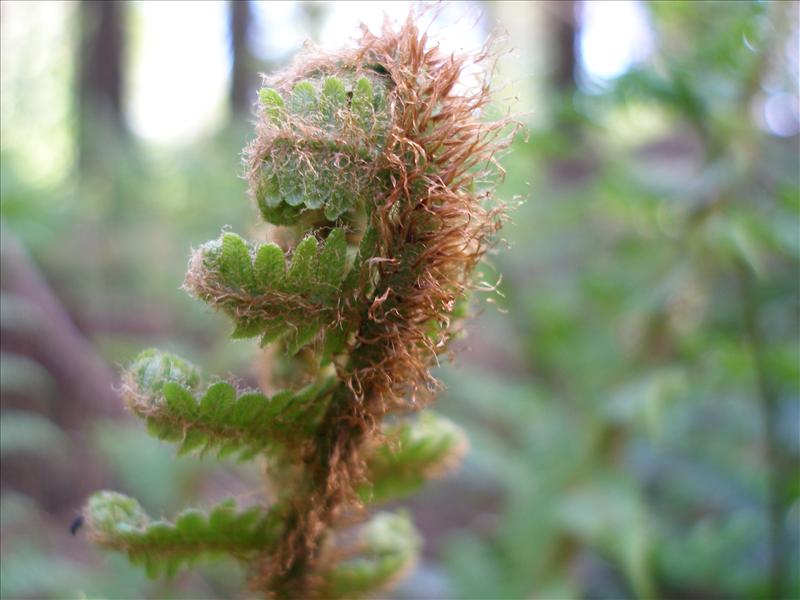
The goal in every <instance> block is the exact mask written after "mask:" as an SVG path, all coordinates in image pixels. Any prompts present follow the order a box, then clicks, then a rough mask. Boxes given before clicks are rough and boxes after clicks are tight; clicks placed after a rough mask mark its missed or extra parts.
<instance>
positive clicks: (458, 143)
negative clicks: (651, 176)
mask: <svg viewBox="0 0 800 600" xmlns="http://www.w3.org/2000/svg"><path fill="white" fill-rule="evenodd" d="M491 58H492V54H491V53H490V51H489V50H488V48H487V49H485V50H484V51H483V52H481V53H479V54H477V55H468V56H454V55H446V54H444V53H443V52H441V50H440V49H439V48H438V47H437V46H435V45H431V44H429V43H428V40H427V36H426V35H425V34H424V33H421V32H420V31H419V29H418V27H417V25H416V24H415V22H414V20H413V19H412V18H409V19H408V20H407V21H406V22H405V24H404V25H402V26H401V27H399V29H396V30H394V29H392V28H391V27H389V26H388V25H387V26H385V27H384V29H383V31H382V33H381V34H380V35H374V34H372V33H370V32H369V31H367V30H366V28H365V29H364V31H363V34H362V37H361V38H360V40H359V42H358V44H357V46H356V47H355V48H353V49H349V50H345V51H342V52H339V53H336V54H318V53H316V52H315V51H314V50H307V51H306V52H305V53H304V54H303V55H301V56H300V57H299V58H298V59H297V60H296V61H295V62H294V63H293V64H292V66H291V67H289V68H288V69H287V70H285V71H283V72H280V73H277V74H276V75H274V76H273V77H271V78H270V79H268V80H267V84H268V85H269V86H270V87H273V88H276V89H278V90H290V89H291V87H292V85H293V84H294V83H296V82H298V81H300V80H303V79H304V78H307V77H309V76H310V75H311V74H317V73H324V74H330V75H337V74H339V73H347V74H353V73H355V74H356V75H358V74H359V73H365V72H369V73H371V74H372V75H371V76H374V74H375V73H376V72H378V73H381V74H385V75H382V76H384V77H386V78H387V79H388V82H389V83H388V95H387V103H388V110H389V114H390V119H391V124H390V127H389V130H388V133H387V134H386V139H385V145H384V147H383V148H382V150H381V152H380V155H379V156H378V157H377V158H376V159H375V163H374V167H373V173H374V175H375V176H376V177H378V176H379V177H382V178H384V180H385V181H387V182H389V184H388V185H387V186H386V189H385V192H384V193H382V195H381V196H380V197H375V198H374V199H373V206H372V207H371V210H369V211H368V214H369V219H370V224H371V225H372V227H374V228H375V229H376V230H377V232H378V233H379V236H378V238H379V241H378V253H377V255H376V256H375V257H373V259H372V260H371V261H369V262H370V265H371V266H370V267H369V269H371V275H370V276H369V277H364V276H362V277H361V281H362V284H361V286H360V288H359V289H358V290H357V291H356V292H355V293H354V294H352V295H351V296H350V297H349V298H347V299H345V302H346V303H347V306H346V307H345V309H344V311H343V315H344V318H346V319H350V320H351V322H352V323H354V324H355V330H356V332H357V333H356V335H355V337H354V339H353V341H352V343H351V344H350V346H349V348H348V350H349V358H348V360H347V361H346V363H345V364H343V365H339V367H338V369H339V376H340V378H341V381H342V383H341V384H340V385H339V386H338V387H337V388H336V389H335V391H334V393H333V396H332V398H331V401H330V406H329V409H328V411H327V413H326V414H325V416H324V418H323V421H322V423H321V425H320V428H319V430H318V434H317V436H316V438H315V440H314V442H313V444H312V447H311V448H310V450H309V451H308V453H307V454H306V456H305V457H304V460H303V465H304V475H303V476H302V477H301V479H300V481H299V483H298V484H297V489H295V490H293V492H292V498H291V500H290V501H289V502H288V504H287V506H288V508H287V510H286V514H285V523H286V527H285V530H284V532H283V536H282V539H281V542H280V543H279V545H278V547H277V549H276V550H275V551H274V552H271V553H270V554H269V555H267V556H264V557H263V561H262V562H261V564H262V566H263V570H262V572H261V573H260V574H259V575H258V576H257V577H256V578H255V580H254V586H255V587H256V588H257V589H261V590H265V591H268V593H270V594H271V595H273V596H274V597H280V598H284V597H286V598H308V597H313V595H314V589H315V582H314V581H313V573H314V572H319V568H318V567H320V564H321V563H323V562H324V561H325V556H324V540H325V533H326V531H328V529H329V528H330V527H331V525H332V524H334V522H335V521H336V520H337V518H340V517H341V516H342V512H343V510H345V509H357V508H358V501H357V499H356V496H355V492H354V490H355V487H356V486H357V485H358V483H359V482H361V481H362V480H363V478H364V474H365V465H364V462H363V452H362V450H363V447H364V445H365V444H367V443H370V442H372V441H373V440H374V437H375V436H376V435H377V428H378V425H379V424H380V421H381V419H382V418H383V417H384V416H385V415H386V414H387V413H392V412H407V411H409V410H414V409H416V408H419V407H421V406H424V405H425V404H426V403H427V402H428V401H430V399H431V398H432V396H433V394H434V392H435V391H436V388H437V382H436V381H435V379H434V378H433V377H432V375H431V373H430V367H431V366H432V364H433V363H434V362H435V361H436V357H437V355H438V354H440V353H442V352H443V351H444V349H445V347H446V345H447V343H448V341H449V340H450V339H451V338H452V336H453V334H454V332H455V326H454V324H453V323H452V322H451V320H450V317H449V315H450V314H451V313H452V311H453V308H454V305H455V303H456V301H457V300H459V299H460V298H462V297H463V295H464V293H465V292H466V291H467V290H468V289H469V288H470V287H471V285H472V283H471V279H470V276H471V274H472V272H473V269H474V267H475V266H476V264H477V262H478V261H479V260H480V259H481V257H482V256H483V255H484V254H485V253H486V251H487V250H488V248H489V246H490V243H491V239H492V234H494V233H495V232H496V231H497V230H498V229H499V227H500V226H501V224H502V221H503V211H502V207H501V206H499V205H498V203H496V202H494V199H493V196H492V191H491V187H490V184H489V183H488V182H491V181H492V180H495V179H497V176H498V175H500V174H502V170H501V169H500V167H499V166H498V165H497V163H496V161H495V157H496V155H497V153H498V152H499V151H501V150H502V149H504V148H505V147H506V146H507V145H508V143H509V140H510V138H511V134H512V133H513V131H514V129H515V127H514V126H513V124H512V123H511V122H510V121H509V120H508V119H501V120H497V121H492V122H486V121H484V120H482V118H481V114H482V110H483V109H484V108H485V107H486V105H487V103H488V102H489V89H488V83H487V81H485V80H483V81H480V82H479V83H477V84H476V85H475V86H473V87H468V86H465V85H463V83H464V82H463V75H464V71H465V69H466V68H467V67H468V66H472V65H475V64H477V63H481V62H485V61H489V60H491ZM488 71H490V69H488V70H487V71H486V72H488ZM273 137H274V131H272V129H271V128H270V126H269V124H268V123H266V124H265V120H263V119H262V123H261V124H260V125H259V129H258V138H257V139H256V140H255V141H254V142H253V144H252V145H251V146H250V148H249V149H248V156H249V160H250V168H251V176H252V178H253V180H256V179H257V178H258V177H259V163H260V160H261V159H262V158H263V156H264V155H265V153H267V152H268V151H269V144H270V143H271V140H272V139H273ZM375 282H377V283H375ZM432 324H438V326H437V327H432Z"/></svg>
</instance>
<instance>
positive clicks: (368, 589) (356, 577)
mask: <svg viewBox="0 0 800 600" xmlns="http://www.w3.org/2000/svg"><path fill="white" fill-rule="evenodd" d="M359 542H360V545H361V546H362V547H363V550H362V552H361V553H360V554H359V556H357V557H356V558H352V559H349V560H346V561H344V562H341V563H339V564H338V565H336V566H335V567H333V568H332V569H331V570H330V571H328V572H327V573H324V574H323V582H324V583H323V587H322V593H321V594H320V597H323V598H330V599H334V598H360V597H363V596H365V595H367V594H370V593H374V592H375V590H376V589H379V588H380V587H382V586H385V585H386V584H388V583H390V582H391V581H392V580H393V579H395V578H396V577H398V576H400V575H401V574H402V573H403V572H404V571H406V570H407V569H409V568H411V566H412V565H413V564H414V561H415V560H416V557H417V553H418V552H419V547H420V538H419V534H417V532H416V530H415V529H414V525H413V524H412V523H411V519H410V518H409V517H408V515H406V514H404V513H400V514H392V513H378V514H376V515H375V516H374V517H373V518H372V519H371V520H370V521H369V522H368V523H367V524H366V525H364V526H363V528H362V530H361V532H360V536H359Z"/></svg>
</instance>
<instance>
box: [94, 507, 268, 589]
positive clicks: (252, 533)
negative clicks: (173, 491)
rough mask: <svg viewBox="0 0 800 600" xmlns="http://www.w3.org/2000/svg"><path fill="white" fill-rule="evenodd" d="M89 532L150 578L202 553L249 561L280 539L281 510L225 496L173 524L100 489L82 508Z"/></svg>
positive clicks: (183, 516)
mask: <svg viewBox="0 0 800 600" xmlns="http://www.w3.org/2000/svg"><path fill="white" fill-rule="evenodd" d="M84 517H85V519H86V523H87V525H88V529H89V532H90V533H89V535H90V536H91V538H92V539H93V541H95V542H96V543H98V544H100V545H101V546H105V547H107V548H111V549H114V550H119V551H122V552H126V553H127V554H128V557H129V558H130V560H131V562H132V563H134V564H140V565H142V566H144V568H145V570H146V571H147V574H148V575H149V576H150V577H153V578H155V577H158V576H159V575H167V576H172V575H174V574H175V572H176V571H177V569H178V568H179V567H181V566H182V565H184V564H191V563H192V562H193V561H195V560H196V559H197V558H198V557H200V556H201V555H203V554H228V555H230V556H233V557H234V558H238V559H242V560H244V559H247V558H248V557H250V556H251V555H252V554H253V553H255V552H257V551H258V550H260V549H262V548H263V547H264V546H268V545H270V544H272V543H274V541H275V540H276V538H277V536H278V534H279V532H280V519H279V518H278V516H277V512H266V511H265V510H264V509H262V508H261V507H258V506H254V507H251V508H248V509H246V510H243V511H237V509H236V503H235V501H234V500H232V499H231V500H226V501H224V502H221V503H220V504H218V505H216V506H215V507H213V508H212V509H211V510H210V511H209V512H208V513H204V512H202V511H199V510H195V509H188V510H185V511H183V512H182V513H180V514H179V515H178V516H177V517H176V518H175V521H174V522H169V521H164V520H157V521H152V520H150V518H149V517H148V516H147V514H146V513H145V512H144V510H143V509H142V507H141V505H140V504H139V502H137V501H136V500H135V499H134V498H130V497H128V496H125V495H123V494H119V493H116V492H96V493H95V494H93V495H92V496H91V497H90V498H89V501H88V503H87V506H86V508H85V509H84Z"/></svg>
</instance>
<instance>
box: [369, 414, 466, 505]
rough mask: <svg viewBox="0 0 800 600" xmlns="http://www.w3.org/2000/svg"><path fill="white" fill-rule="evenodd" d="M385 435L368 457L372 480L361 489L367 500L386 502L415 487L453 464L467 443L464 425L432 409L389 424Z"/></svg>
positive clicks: (411, 490)
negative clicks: (394, 423) (413, 418)
mask: <svg viewBox="0 0 800 600" xmlns="http://www.w3.org/2000/svg"><path fill="white" fill-rule="evenodd" d="M384 435H385V437H386V441H385V442H384V443H382V444H381V445H380V446H378V447H377V448H375V450H374V451H373V452H372V453H371V454H370V456H369V458H368V459H367V467H368V469H369V477H368V480H369V483H367V484H365V485H363V486H362V487H361V488H360V489H359V490H358V492H359V496H361V499H362V500H364V501H370V502H386V501H389V500H394V499H397V498H399V497H401V496H405V495H407V494H409V493H411V492H413V491H415V490H416V489H417V488H419V487H420V486H422V484H423V483H425V481H426V480H427V479H429V478H431V477H435V476H436V475H438V474H440V473H441V472H443V471H445V470H447V468H448V467H450V466H452V465H453V464H454V463H455V462H456V461H457V460H458V459H459V458H460V455H461V454H462V453H463V451H464V449H465V447H466V435H465V434H464V432H463V431H462V430H461V428H460V427H458V426H457V425H456V424H455V423H453V422H452V421H450V420H449V419H446V418H444V417H441V416H439V415H437V414H436V413H434V412H432V411H425V412H423V413H421V414H420V415H419V417H418V418H417V419H415V420H414V421H404V422H402V423H400V424H397V425H393V426H389V427H387V428H386V429H385V431H384Z"/></svg>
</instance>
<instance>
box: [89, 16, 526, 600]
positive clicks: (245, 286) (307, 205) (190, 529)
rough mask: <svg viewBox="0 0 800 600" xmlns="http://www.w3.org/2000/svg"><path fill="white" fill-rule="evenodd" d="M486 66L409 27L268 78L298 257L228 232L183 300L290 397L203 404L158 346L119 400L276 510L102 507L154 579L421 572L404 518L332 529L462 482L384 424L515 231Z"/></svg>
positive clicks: (415, 432)
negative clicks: (499, 183)
mask: <svg viewBox="0 0 800 600" xmlns="http://www.w3.org/2000/svg"><path fill="white" fill-rule="evenodd" d="M489 55H490V53H489V52H488V51H487V52H486V53H485V54H484V55H481V56H480V57H479V58H477V61H478V62H479V61H481V60H483V59H484V58H486V57H488V56H489ZM473 66H475V65H474V64H473V63H472V59H471V58H470V57H467V56H459V55H457V54H453V55H449V54H448V55H446V54H443V53H442V52H441V51H440V50H439V49H438V47H437V46H436V45H435V44H431V43H429V42H428V41H427V36H426V35H425V34H423V33H421V32H420V31H419V30H418V28H417V27H416V25H415V23H414V19H413V18H409V20H408V21H407V22H406V23H405V24H404V25H402V26H401V27H399V29H397V30H392V29H391V28H390V27H387V28H386V29H385V30H384V31H383V33H382V34H381V35H380V36H376V35H373V34H372V33H370V32H368V31H366V30H365V32H364V35H363V38H362V39H361V41H360V42H359V44H358V46H356V47H354V48H352V49H345V50H342V51H341V52H337V53H335V54H333V55H327V56H326V55H323V54H319V53H316V52H315V51H312V50H308V51H304V54H303V55H302V56H301V57H299V58H298V60H297V61H295V63H293V65H292V66H291V67H289V68H288V69H286V70H284V71H282V72H280V73H277V74H275V75H274V76H273V77H271V78H270V79H269V81H268V85H267V86H265V87H264V89H262V90H261V91H260V92H259V107H258V122H257V124H256V136H255V139H254V140H253V141H252V142H251V144H250V145H249V146H248V148H247V149H246V151H245V155H246V161H247V170H248V173H247V177H248V180H249V191H250V195H251V196H252V198H253V200H254V201H255V203H256V205H257V206H258V208H259V210H260V213H261V216H262V217H264V219H265V220H266V221H268V222H269V223H271V224H272V225H275V226H282V229H280V230H278V231H277V232H276V234H275V235H276V239H280V240H281V247H279V246H277V245H276V244H272V243H264V244H249V243H247V242H245V240H243V239H242V238H241V237H239V236H237V235H236V234H233V233H224V234H222V235H221V236H220V238H219V239H217V240H215V241H212V242H209V243H207V244H205V245H203V246H201V247H200V248H199V249H198V250H197V251H196V252H195V253H194V254H193V256H192V259H191V262H190V265H189V271H188V273H187V276H186V280H185V287H186V289H187V290H188V291H189V292H190V293H191V294H193V295H194V296H196V297H198V298H199V299H201V300H203V301H204V302H206V303H207V304H208V305H210V306H211V307H213V308H215V309H218V310H220V311H222V312H223V313H224V314H226V315H227V316H228V317H229V318H230V319H231V320H232V321H233V323H234V327H235V329H234V332H233V337H260V340H261V345H262V346H263V345H265V344H267V343H270V342H277V344H278V346H279V348H281V349H283V350H285V352H284V353H282V354H281V353H276V354H275V355H274V357H273V358H274V361H273V363H272V364H273V365H274V373H275V375H277V376H278V377H280V379H282V380H283V381H286V382H288V385H290V386H293V389H291V390H286V391H282V392H279V393H277V394H272V395H271V396H267V395H264V394H262V393H258V392H246V393H240V392H238V391H237V390H236V389H235V388H234V387H233V386H232V385H230V384H228V383H225V382H218V383H214V384H212V385H210V386H208V387H205V388H204V387H201V383H200V374H199V372H198V370H197V369H196V368H194V367H193V366H192V365H190V364H189V363H187V362H186V361H184V360H182V359H180V358H178V357H175V356H172V355H170V354H166V353H162V352H159V351H156V350H148V351H145V352H144V353H142V354H141V355H140V356H139V357H138V358H137V359H136V361H134V363H133V364H132V365H131V367H130V368H129V369H128V371H127V372H126V374H125V377H124V382H123V384H124V385H123V393H124V397H125V400H126V402H127V404H128V406H129V407H130V408H131V410H132V411H133V412H134V413H135V414H137V415H138V416H140V417H141V418H143V419H145V420H146V421H147V424H148V428H149V431H150V432H151V433H152V434H153V435H155V436H156V437H158V438H161V439H164V440H169V441H173V442H176V443H178V444H179V446H180V451H181V452H189V451H193V450H199V451H207V450H215V451H217V452H218V454H219V455H226V454H238V455H239V458H240V459H246V458H251V457H253V456H255V455H256V454H264V455H265V456H266V458H267V460H266V461H265V462H266V464H267V466H268V473H267V477H268V478H269V479H270V481H271V483H272V484H273V487H274V488H275V489H277V490H278V492H279V497H280V502H279V504H278V506H276V507H275V508H273V509H272V510H270V511H269V512H266V513H265V512H264V511H262V510H256V509H251V510H248V511H244V512H243V513H237V512H235V511H234V508H233V506H232V505H228V504H226V505H224V506H223V507H218V508H215V509H213V510H212V512H211V514H210V516H208V517H206V516H204V515H203V514H202V513H198V512H196V511H190V512H188V513H185V514H183V515H181V516H179V517H178V519H177V520H176V522H175V523H174V524H170V523H167V522H160V521H157V522H150V521H149V520H148V519H147V517H146V515H144V513H143V512H142V511H141V508H140V507H139V506H138V503H136V502H135V500H131V499H129V498H125V497H124V496H119V495H114V494H111V493H106V492H104V493H101V494H99V495H97V496H95V497H93V498H92V499H91V500H90V503H89V508H88V509H87V516H88V518H89V521H90V525H91V530H92V532H93V537H95V539H97V541H98V542H99V543H101V544H105V545H107V546H110V547H112V548H118V549H120V550H123V551H126V552H128V553H129V555H130V556H131V558H132V559H133V560H135V561H138V562H142V563H144V564H145V566H146V567H147V568H148V570H149V571H150V572H151V573H153V572H161V571H165V572H171V571H174V569H175V568H177V566H179V565H181V564H183V563H185V562H190V561H191V560H193V559H194V558H195V557H196V556H198V555H200V554H203V553H206V552H229V553H231V554H233V555H234V556H237V557H240V558H243V559H244V560H247V562H248V566H249V567H250V572H251V573H252V578H251V580H250V582H249V584H250V589H251V590H253V591H257V592H261V593H263V595H264V596H266V597H268V598H276V599H281V600H283V599H287V600H288V599H293V598H298V599H299V598H302V599H306V598H320V599H321V598H325V599H331V598H354V597H360V596H364V595H367V594H369V593H372V592H374V591H375V590H376V589H379V588H381V587H384V586H386V585H387V584H388V583H390V582H391V581H393V580H394V579H396V578H397V577H399V576H400V575H401V574H402V573H403V572H404V571H406V570H407V569H408V568H410V566H411V565H412V564H413V562H414V557H415V556H416V553H417V550H418V546H419V538H418V536H417V535H416V533H415V532H414V529H413V527H412V525H411V523H410V521H409V519H408V517H406V516H403V515H388V514H379V515H376V516H375V517H374V518H373V519H372V521H370V522H369V523H368V524H367V525H366V526H364V528H363V529H362V530H361V535H360V537H358V539H357V541H356V543H355V545H351V546H347V545H346V544H344V545H345V547H344V548H342V547H341V546H342V545H343V542H348V541H350V540H351V537H348V536H343V537H340V536H338V535H337V528H338V527H340V526H342V525H343V524H344V523H348V522H349V523H352V518H353V517H355V516H356V515H358V514H360V512H359V509H360V506H361V505H363V504H364V503H366V502H383V501H386V500H390V499H393V498H397V497H399V496H401V495H404V494H406V493H408V492H410V491H413V490H414V489H416V488H417V487H419V486H420V485H421V484H422V483H423V482H424V481H426V480H427V479H429V478H431V477H433V476H435V475H438V474H440V473H442V472H443V471H445V470H447V468H448V467H450V466H451V465H453V464H454V463H455V462H456V460H457V459H458V457H459V456H460V455H461V453H462V452H463V449H464V448H465V446H466V442H465V436H464V434H463V433H462V432H461V430H459V429H458V428H457V427H456V426H455V425H453V424H452V423H450V422H449V421H447V420H446V419H443V418H441V417H437V416H436V415H433V414H430V413H428V414H426V413H423V414H421V415H420V416H419V418H417V419H416V420H411V421H402V420H400V421H390V422H391V423H393V424H391V425H388V426H386V425H382V423H383V421H384V419H385V418H386V417H389V416H390V415H403V414H404V413H407V412H409V410H412V409H413V410H416V409H418V408H420V407H422V406H424V405H425V404H426V403H427V402H429V401H431V400H432V399H433V396H434V393H435V391H436V389H437V382H436V380H435V379H434V378H433V375H432V374H431V371H430V369H431V367H432V366H433V365H434V364H436V362H437V358H438V356H439V355H440V354H441V353H442V351H443V349H444V348H445V347H446V346H447V344H448V343H449V342H450V341H451V340H452V339H453V338H454V337H455V336H456V335H457V334H458V332H459V326H458V324H457V323H456V322H457V320H458V319H459V318H461V317H463V316H465V313H466V310H465V307H466V300H465V298H466V297H467V295H468V292H469V290H470V289H472V288H474V287H476V285H475V280H474V279H473V276H474V275H473V273H474V270H475V267H476V265H477V264H478V262H479V261H480V260H481V258H482V257H483V256H484V254H485V253H486V252H487V250H488V249H489V248H490V246H491V244H492V239H493V235H494V234H495V233H496V232H497V230H498V229H499V227H500V225H501V224H502V212H503V211H502V207H498V206H497V205H496V204H493V192H492V189H491V188H490V186H489V185H488V182H490V181H491V180H492V179H495V178H496V176H497V175H498V174H499V171H501V169H499V166H498V163H497V160H496V157H497V154H498V152H499V151H500V150H502V149H503V148H505V147H506V146H507V145H508V143H509V141H510V137H511V135H510V134H511V133H512V131H513V127H511V128H509V127H507V126H508V124H509V122H508V121H507V120H499V121H488V120H486V119H484V118H483V117H482V111H483V109H484V108H485V107H486V105H487V103H488V102H489V94H488V86H487V85H486V81H484V82H479V83H478V85H473V84H472V82H469V81H462V76H463V75H465V74H467V73H473V72H477V71H479V70H475V69H473V68H472V67H473ZM283 226H285V227H283ZM359 237H360V241H359ZM357 245H358V248H356V246H357ZM283 247H285V248H287V249H288V250H287V252H284V250H283V249H282V248H283ZM349 256H350V257H352V256H354V257H355V258H354V259H353V260H352V262H351V261H350V260H349V259H348V257H349ZM301 349H302V352H299V351H300V350H301ZM309 381H313V382H314V383H311V384H310V385H306V387H301V386H302V385H303V384H307V383H308V382H309ZM337 544H338V546H339V547H337Z"/></svg>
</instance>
